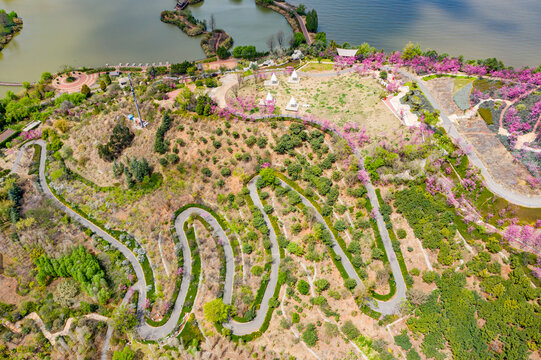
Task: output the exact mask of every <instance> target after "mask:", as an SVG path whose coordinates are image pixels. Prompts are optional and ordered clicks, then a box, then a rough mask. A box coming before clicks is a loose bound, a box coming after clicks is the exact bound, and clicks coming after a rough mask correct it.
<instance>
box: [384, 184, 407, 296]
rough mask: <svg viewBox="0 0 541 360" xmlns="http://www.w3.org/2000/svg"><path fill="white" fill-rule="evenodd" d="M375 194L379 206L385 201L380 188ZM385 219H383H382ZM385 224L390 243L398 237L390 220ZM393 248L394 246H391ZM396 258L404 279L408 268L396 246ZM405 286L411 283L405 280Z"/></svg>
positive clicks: (400, 250)
mask: <svg viewBox="0 0 541 360" xmlns="http://www.w3.org/2000/svg"><path fill="white" fill-rule="evenodd" d="M376 196H377V197H378V202H379V206H380V207H381V206H382V205H383V204H385V202H384V201H383V198H382V197H381V191H380V189H376ZM384 220H385V219H384ZM385 224H386V225H387V232H388V233H389V237H390V238H391V243H393V242H396V241H398V238H397V237H396V234H395V233H394V230H393V224H392V222H391V221H389V222H387V221H386V222H385ZM393 250H394V247H393ZM395 254H396V258H397V259H398V265H400V272H401V273H402V277H403V278H404V280H405V279H406V276H408V275H409V273H408V268H407V266H406V262H405V261H404V255H403V254H402V249H400V247H398V251H396V250H395ZM406 287H408V288H411V285H409V284H408V283H407V282H406Z"/></svg>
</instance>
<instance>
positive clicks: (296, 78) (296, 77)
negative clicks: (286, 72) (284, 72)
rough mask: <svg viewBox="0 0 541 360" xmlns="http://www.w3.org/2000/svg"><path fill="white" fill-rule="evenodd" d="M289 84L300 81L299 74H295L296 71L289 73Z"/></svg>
mask: <svg viewBox="0 0 541 360" xmlns="http://www.w3.org/2000/svg"><path fill="white" fill-rule="evenodd" d="M287 82H288V83H290V84H298V83H299V82H300V80H299V75H298V74H297V71H295V70H293V72H292V73H291V76H290V77H289V80H288V81H287Z"/></svg>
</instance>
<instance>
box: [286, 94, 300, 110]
mask: <svg viewBox="0 0 541 360" xmlns="http://www.w3.org/2000/svg"><path fill="white" fill-rule="evenodd" d="M286 110H287V111H299V104H298V103H297V100H295V98H294V97H293V96H292V97H291V99H289V102H288V103H287V106H286Z"/></svg>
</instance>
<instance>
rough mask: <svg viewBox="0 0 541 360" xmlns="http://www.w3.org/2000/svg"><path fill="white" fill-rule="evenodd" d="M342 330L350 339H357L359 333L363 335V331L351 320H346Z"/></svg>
mask: <svg viewBox="0 0 541 360" xmlns="http://www.w3.org/2000/svg"><path fill="white" fill-rule="evenodd" d="M341 330H342V332H343V333H344V334H345V335H346V337H347V338H348V339H350V340H353V339H356V338H357V337H358V336H359V335H361V332H360V331H359V329H357V327H356V326H355V325H354V324H353V322H351V320H348V321H346V323H345V324H344V325H342V327H341Z"/></svg>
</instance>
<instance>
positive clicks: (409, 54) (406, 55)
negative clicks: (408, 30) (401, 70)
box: [402, 41, 423, 60]
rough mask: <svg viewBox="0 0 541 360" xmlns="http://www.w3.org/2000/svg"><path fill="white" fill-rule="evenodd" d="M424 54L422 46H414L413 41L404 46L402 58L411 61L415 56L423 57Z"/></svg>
mask: <svg viewBox="0 0 541 360" xmlns="http://www.w3.org/2000/svg"><path fill="white" fill-rule="evenodd" d="M422 54H423V52H422V50H421V45H419V44H414V43H412V42H411V41H410V42H409V43H407V44H406V46H404V49H402V58H403V59H405V60H410V59H412V58H414V57H415V56H421V55H422Z"/></svg>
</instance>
